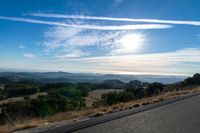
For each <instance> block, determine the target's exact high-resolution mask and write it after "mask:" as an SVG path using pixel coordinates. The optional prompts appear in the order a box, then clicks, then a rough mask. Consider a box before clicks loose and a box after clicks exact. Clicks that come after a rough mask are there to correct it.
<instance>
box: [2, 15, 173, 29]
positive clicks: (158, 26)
mask: <svg viewBox="0 0 200 133" xmlns="http://www.w3.org/2000/svg"><path fill="white" fill-rule="evenodd" d="M0 19H1V20H10V21H19V22H26V23H35V24H46V25H54V26H63V27H72V28H79V29H88V30H148V29H166V28H171V27H172V26H171V25H165V24H134V25H104V26H100V25H92V24H84V25H81V24H67V23H63V22H57V21H44V20H37V19H29V18H20V17H6V16H0Z"/></svg>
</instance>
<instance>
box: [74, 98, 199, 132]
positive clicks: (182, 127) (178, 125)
mask: <svg viewBox="0 0 200 133" xmlns="http://www.w3.org/2000/svg"><path fill="white" fill-rule="evenodd" d="M73 133H200V95H198V96H194V97H190V98H187V99H184V100H181V101H178V102H174V103H171V104H167V105H164V106H161V107H158V108H154V109H150V110H147V111H143V112H140V113H136V114H134V115H129V116H126V117H123V118H120V119H116V120H112V121H108V122H105V123H102V124H98V125H95V126H91V127H87V128H83V129H80V130H77V131H74V132H73Z"/></svg>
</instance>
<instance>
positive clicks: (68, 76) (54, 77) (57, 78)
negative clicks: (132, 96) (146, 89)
mask: <svg viewBox="0 0 200 133" xmlns="http://www.w3.org/2000/svg"><path fill="white" fill-rule="evenodd" d="M0 77H6V78H7V80H12V81H20V80H33V81H40V82H91V83H101V82H103V81H104V82H106V80H111V81H112V80H113V82H115V83H117V82H118V81H117V80H120V81H121V82H126V83H127V82H130V81H131V80H139V81H142V82H150V83H151V82H162V83H165V84H169V83H175V82H179V81H182V80H184V79H185V78H187V77H185V76H163V75H117V74H92V73H87V74H86V73H69V72H62V71H59V72H0Z"/></svg>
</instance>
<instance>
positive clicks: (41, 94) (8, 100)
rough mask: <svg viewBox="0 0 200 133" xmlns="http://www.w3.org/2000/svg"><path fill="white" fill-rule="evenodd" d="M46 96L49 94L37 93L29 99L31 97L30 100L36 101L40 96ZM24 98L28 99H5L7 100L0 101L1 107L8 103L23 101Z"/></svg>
mask: <svg viewBox="0 0 200 133" xmlns="http://www.w3.org/2000/svg"><path fill="white" fill-rule="evenodd" d="M44 95H47V93H46V92H40V93H37V94H33V95H29V97H30V99H36V98H37V97H38V96H44ZM24 97H26V96H23V97H13V98H8V99H5V100H0V105H2V104H6V103H9V102H16V101H23V100H24Z"/></svg>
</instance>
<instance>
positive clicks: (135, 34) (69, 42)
mask: <svg viewBox="0 0 200 133" xmlns="http://www.w3.org/2000/svg"><path fill="white" fill-rule="evenodd" d="M199 7H200V1H199V0H48V1H46V0H20V1H16V0H0V70H2V71H66V72H78V73H79V72H81V73H108V74H153V75H187V76H188V75H192V74H194V73H197V72H199V68H200V17H199V13H200V8H199Z"/></svg>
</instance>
